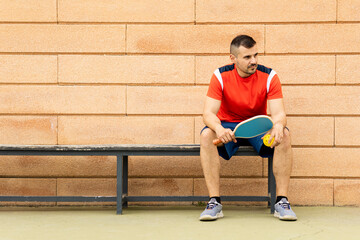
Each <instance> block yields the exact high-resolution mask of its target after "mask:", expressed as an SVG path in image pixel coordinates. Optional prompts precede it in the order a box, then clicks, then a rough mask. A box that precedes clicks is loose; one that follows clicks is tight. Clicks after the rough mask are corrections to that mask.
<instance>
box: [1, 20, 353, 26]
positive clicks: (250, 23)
mask: <svg viewBox="0 0 360 240" xmlns="http://www.w3.org/2000/svg"><path fill="white" fill-rule="evenodd" d="M358 23H360V21H337V20H335V21H323V22H196V24H194V21H191V22H65V21H44V22H30V21H29V22H23V21H0V24H14V25H15V24H27V25H30V24H36V25H89V26H91V25H126V24H131V25H144V26H146V25H160V26H161V25H189V26H195V25H197V26H218V25H224V26H226V25H239V24H241V25H245V26H246V25H264V24H267V25H275V26H277V25H284V26H285V25H294V26H295V25H331V24H343V25H345V24H358Z"/></svg>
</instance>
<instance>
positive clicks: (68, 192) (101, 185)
mask: <svg viewBox="0 0 360 240" xmlns="http://www.w3.org/2000/svg"><path fill="white" fill-rule="evenodd" d="M57 193H58V196H85V197H97V196H106V197H115V196H116V178H92V179H91V178H88V179H80V178H60V179H58V180H57ZM114 204H115V202H82V203H79V202H58V203H57V205H58V206H62V205H114Z"/></svg>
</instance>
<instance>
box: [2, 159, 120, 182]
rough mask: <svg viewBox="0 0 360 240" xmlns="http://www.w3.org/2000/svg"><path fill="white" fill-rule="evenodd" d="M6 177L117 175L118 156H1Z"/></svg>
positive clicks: (3, 173) (3, 172) (3, 174)
mask: <svg viewBox="0 0 360 240" xmlns="http://www.w3.org/2000/svg"><path fill="white" fill-rule="evenodd" d="M0 175H1V176H5V177H13V176H17V177H116V157H107V156H96V157H95V156H72V157H70V156H42V157H41V156H1V157H0Z"/></svg>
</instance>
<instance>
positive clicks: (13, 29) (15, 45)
mask: <svg viewBox="0 0 360 240" xmlns="http://www.w3.org/2000/svg"><path fill="white" fill-rule="evenodd" d="M0 32H1V33H2V34H1V35H0V51H1V52H31V53H33V52H35V53H37V52H39V53H44V52H50V53H56V52H59V53H61V52H64V53H73V52H76V53H81V52H85V53H95V52H116V53H121V52H124V51H125V26H124V25H57V24H54V25H48V24H2V25H0Z"/></svg>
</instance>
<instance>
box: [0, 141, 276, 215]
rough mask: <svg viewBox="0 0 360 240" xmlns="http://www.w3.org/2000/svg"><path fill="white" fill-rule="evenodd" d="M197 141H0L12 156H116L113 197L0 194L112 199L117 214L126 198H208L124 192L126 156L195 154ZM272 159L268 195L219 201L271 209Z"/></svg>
mask: <svg viewBox="0 0 360 240" xmlns="http://www.w3.org/2000/svg"><path fill="white" fill-rule="evenodd" d="M199 154H200V146H199V145H150V144H147V145H130V144H121V145H0V155H14V156H24V155H32V156H116V157H117V175H116V176H117V186H116V197H79V196H0V201H9V202H11V201H19V202H28V201H29V202H116V205H117V207H116V209H117V214H122V208H123V207H126V206H127V203H128V202H152V201H156V202H160V201H208V196H128V194H127V193H128V156H199ZM235 155H237V156H257V154H256V152H255V151H254V150H253V148H252V147H247V146H244V147H240V148H239V150H238V151H237V153H236V154H235ZM272 162H273V159H272V158H269V159H268V194H269V195H268V196H221V199H222V200H223V201H267V202H268V206H270V208H271V213H273V212H274V203H275V198H276V185H275V178H274V175H273V171H272Z"/></svg>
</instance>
